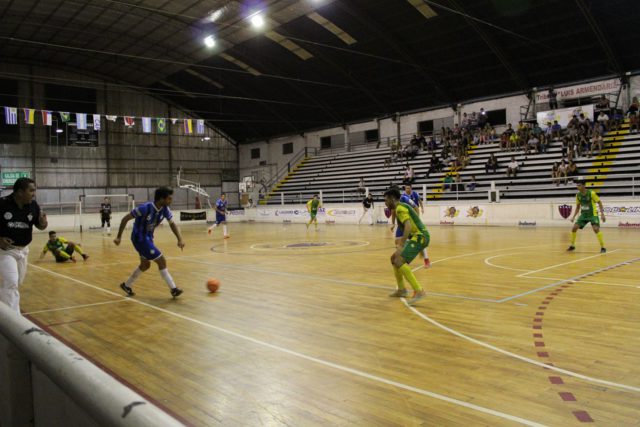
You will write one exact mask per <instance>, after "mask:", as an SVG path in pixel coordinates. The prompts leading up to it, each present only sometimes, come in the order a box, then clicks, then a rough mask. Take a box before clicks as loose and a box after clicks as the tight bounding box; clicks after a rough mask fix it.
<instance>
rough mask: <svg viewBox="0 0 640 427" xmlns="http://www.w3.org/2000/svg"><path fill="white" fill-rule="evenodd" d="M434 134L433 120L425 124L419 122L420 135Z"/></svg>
mask: <svg viewBox="0 0 640 427" xmlns="http://www.w3.org/2000/svg"><path fill="white" fill-rule="evenodd" d="M432 133H433V120H425V121H424V122H418V134H422V135H425V134H432Z"/></svg>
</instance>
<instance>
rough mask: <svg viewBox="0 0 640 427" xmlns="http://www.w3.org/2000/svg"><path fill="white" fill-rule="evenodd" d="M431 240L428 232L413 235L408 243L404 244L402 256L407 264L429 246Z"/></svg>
mask: <svg viewBox="0 0 640 427" xmlns="http://www.w3.org/2000/svg"><path fill="white" fill-rule="evenodd" d="M430 239H431V238H430V236H429V233H428V232H426V231H425V233H424V234H421V233H420V234H414V235H412V236H411V237H409V238H408V239H407V241H406V242H404V246H403V247H402V252H401V253H400V255H401V256H402V258H404V260H405V261H406V262H407V264H409V263H410V262H411V261H413V260H414V259H415V258H416V257H417V256H418V254H419V253H420V252H421V251H422V250H423V249H424V248H426V247H427V246H429V240H430Z"/></svg>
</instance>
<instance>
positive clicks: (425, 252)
mask: <svg viewBox="0 0 640 427" xmlns="http://www.w3.org/2000/svg"><path fill="white" fill-rule="evenodd" d="M422 255H423V256H424V259H429V255H428V254H427V249H426V248H424V249H423V250H422Z"/></svg>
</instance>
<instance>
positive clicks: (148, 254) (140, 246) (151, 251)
mask: <svg viewBox="0 0 640 427" xmlns="http://www.w3.org/2000/svg"><path fill="white" fill-rule="evenodd" d="M131 243H133V247H134V248H136V251H138V253H139V254H140V257H141V258H144V259H148V260H149V261H153V260H155V259H158V258H160V257H161V256H162V252H160V249H158V248H156V245H154V244H153V239H152V238H151V237H149V236H147V237H145V238H143V240H136V239H133V238H132V239H131Z"/></svg>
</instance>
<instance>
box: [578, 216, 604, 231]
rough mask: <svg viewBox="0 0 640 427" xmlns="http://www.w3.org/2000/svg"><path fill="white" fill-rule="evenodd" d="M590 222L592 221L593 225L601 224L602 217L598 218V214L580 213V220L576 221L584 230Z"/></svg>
mask: <svg viewBox="0 0 640 427" xmlns="http://www.w3.org/2000/svg"><path fill="white" fill-rule="evenodd" d="M589 223H591V224H592V225H597V226H600V218H598V217H597V216H596V215H594V216H585V215H580V216H579V217H578V220H577V221H576V224H578V227H580V230H582V229H583V228H584V226H585V225H587V224H589Z"/></svg>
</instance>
